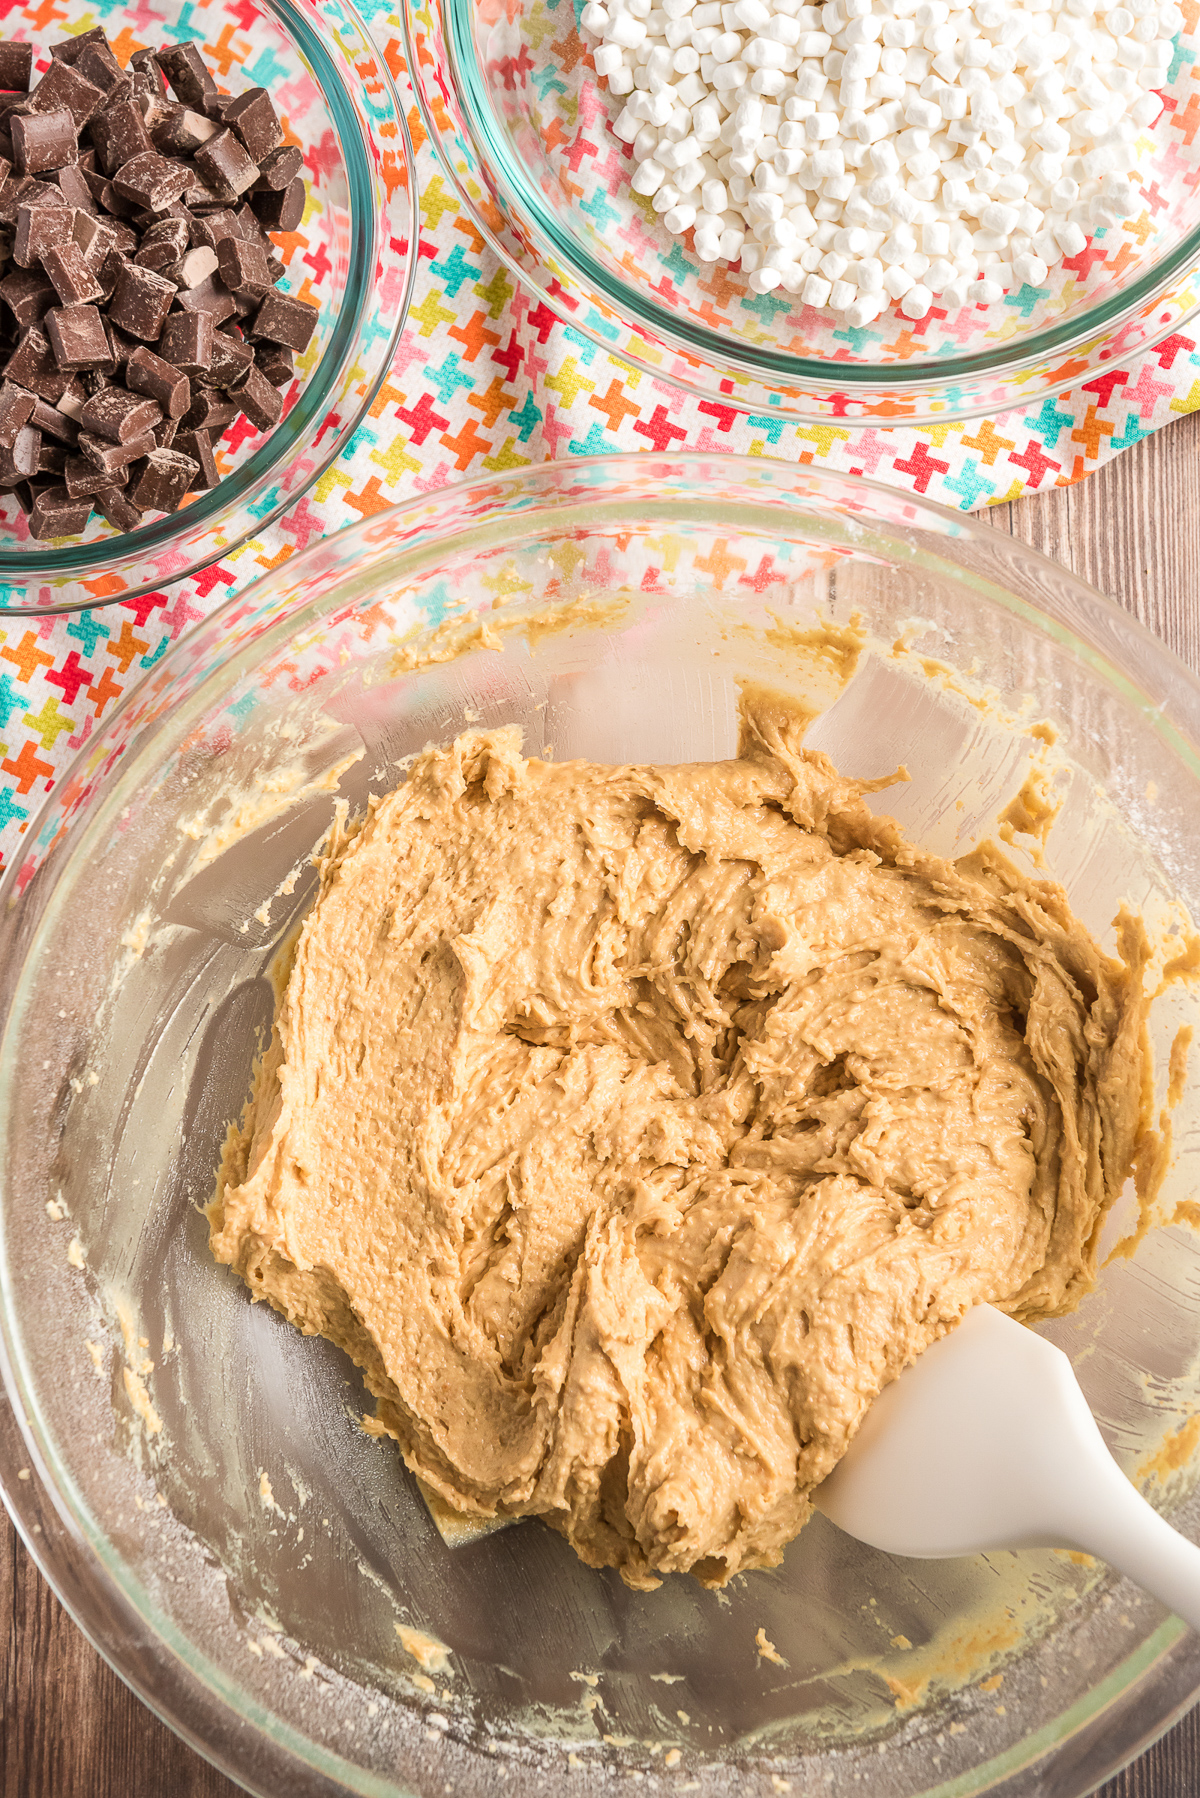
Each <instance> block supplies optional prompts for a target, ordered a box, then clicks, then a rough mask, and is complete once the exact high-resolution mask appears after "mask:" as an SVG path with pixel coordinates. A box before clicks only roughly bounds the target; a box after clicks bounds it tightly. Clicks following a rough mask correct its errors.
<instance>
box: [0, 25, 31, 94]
mask: <svg viewBox="0 0 1200 1798" xmlns="http://www.w3.org/2000/svg"><path fill="white" fill-rule="evenodd" d="M32 73H33V45H32V44H18V43H16V42H14V40H13V39H12V38H5V39H4V41H3V42H2V43H0V88H2V89H4V90H6V91H7V92H8V93H10V94H27V93H28V92H29V77H30V76H31V75H32Z"/></svg>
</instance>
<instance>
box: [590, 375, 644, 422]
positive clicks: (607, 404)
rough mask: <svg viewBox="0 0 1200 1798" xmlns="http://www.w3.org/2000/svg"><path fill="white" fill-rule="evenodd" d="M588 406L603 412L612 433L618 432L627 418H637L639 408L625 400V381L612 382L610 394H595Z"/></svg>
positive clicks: (609, 388)
mask: <svg viewBox="0 0 1200 1798" xmlns="http://www.w3.org/2000/svg"><path fill="white" fill-rule="evenodd" d="M588 405H589V406H594V407H595V408H596V410H597V412H603V414H604V416H605V418H607V420H608V427H607V428H608V429H609V430H610V431H615V430H617V429H618V428H619V427H620V425H621V423H622V422H623V420H625V419H626V418H636V417H637V410H638V409H637V407H636V406H635V405H633V403H632V402H631V401H630V400H627V399H626V398H625V383H624V381H610V382H609V383H608V392H607V393H605V394H599V393H593V394H592V395H591V396H590V398H589V399H588Z"/></svg>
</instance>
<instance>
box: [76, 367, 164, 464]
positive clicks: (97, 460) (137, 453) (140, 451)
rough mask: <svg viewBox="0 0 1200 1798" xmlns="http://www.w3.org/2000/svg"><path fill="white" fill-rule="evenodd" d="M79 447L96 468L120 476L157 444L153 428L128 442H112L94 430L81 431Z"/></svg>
mask: <svg viewBox="0 0 1200 1798" xmlns="http://www.w3.org/2000/svg"><path fill="white" fill-rule="evenodd" d="M109 391H110V392H113V393H115V392H117V391H118V390H117V389H116V388H115V387H114V388H110V389H109ZM156 410H157V408H156ZM79 448H80V452H81V453H82V454H83V455H85V456H86V457H87V459H88V461H89V462H90V463H91V464H92V466H93V467H94V468H99V469H102V470H103V471H104V473H105V474H108V475H110V476H119V475H120V474H121V473H122V471H123V470H124V469H126V468H128V467H129V465H130V463H131V462H138V461H140V460H141V458H142V457H143V456H148V455H149V454H150V451H151V450H152V449H156V448H157V445H156V443H155V441H154V432H153V430H149V431H142V432H141V433H140V435H139V436H137V437H131V438H130V439H129V442H128V443H110V441H109V440H108V438H107V437H98V436H97V435H96V434H95V432H93V431H80V433H79Z"/></svg>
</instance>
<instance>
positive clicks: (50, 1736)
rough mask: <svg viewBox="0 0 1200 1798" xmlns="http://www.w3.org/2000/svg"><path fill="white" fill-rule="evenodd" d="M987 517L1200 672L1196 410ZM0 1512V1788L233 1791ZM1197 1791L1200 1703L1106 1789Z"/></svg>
mask: <svg viewBox="0 0 1200 1798" xmlns="http://www.w3.org/2000/svg"><path fill="white" fill-rule="evenodd" d="M983 517H984V518H985V519H986V521H987V522H988V523H989V524H991V525H993V526H994V527H995V528H996V529H997V530H1002V531H1011V532H1012V534H1013V535H1014V536H1016V537H1020V538H1022V539H1023V540H1024V541H1025V542H1026V543H1031V544H1033V545H1034V546H1035V547H1036V548H1037V549H1040V550H1042V551H1043V552H1044V553H1045V554H1046V555H1048V556H1053V557H1054V558H1055V559H1056V560H1057V561H1059V562H1064V563H1066V565H1067V566H1068V567H1069V568H1073V569H1074V570H1075V571H1076V572H1077V573H1078V574H1080V575H1082V576H1083V578H1084V579H1085V580H1088V581H1091V582H1092V583H1093V584H1094V585H1095V586H1097V587H1099V588H1100V589H1101V590H1102V591H1103V592H1105V593H1110V594H1112V595H1113V597H1114V598H1116V599H1119V600H1120V601H1121V602H1122V604H1124V605H1125V606H1127V607H1128V609H1129V610H1130V611H1131V612H1133V613H1134V614H1135V616H1136V617H1138V618H1139V619H1140V620H1141V621H1142V623H1143V624H1145V625H1147V626H1148V627H1149V629H1150V630H1152V631H1155V632H1157V634H1158V635H1159V636H1161V637H1164V638H1165V639H1166V641H1167V642H1168V643H1169V644H1170V645H1171V647H1172V648H1173V649H1174V650H1176V651H1177V653H1178V654H1179V655H1181V656H1182V657H1183V658H1184V660H1185V661H1187V662H1188V663H1189V664H1190V665H1191V666H1192V667H1193V668H1194V669H1196V670H1197V671H1200V413H1193V414H1192V415H1191V416H1190V417H1188V418H1183V419H1181V420H1180V421H1179V422H1178V423H1177V424H1173V425H1170V426H1169V427H1168V428H1167V429H1166V430H1163V431H1159V432H1157V433H1156V434H1155V435H1154V436H1153V437H1149V438H1146V439H1145V440H1144V441H1143V442H1141V443H1139V444H1137V445H1135V447H1134V448H1133V449H1130V450H1126V451H1125V453H1124V454H1123V455H1120V456H1118V457H1117V458H1116V459H1115V460H1114V461H1112V462H1109V463H1108V464H1107V466H1106V467H1104V468H1102V469H1101V470H1100V471H1099V472H1098V473H1096V474H1094V475H1091V476H1090V477H1089V478H1088V479H1087V480H1086V481H1084V482H1082V483H1081V484H1080V485H1079V486H1077V487H1068V488H1063V489H1056V490H1054V491H1052V492H1050V493H1045V494H1039V495H1038V496H1037V497H1036V498H1033V499H1024V500H1018V501H1017V502H1016V503H1015V504H1014V505H1010V506H997V507H995V508H993V509H992V510H991V511H990V512H987V513H985V514H983ZM0 1519H2V1524H3V1536H2V1539H0V1628H2V1629H3V1642H2V1644H0V1689H2V1692H3V1712H2V1713H0V1798H234V1794H235V1793H236V1792H237V1791H238V1789H239V1788H237V1787H236V1786H234V1785H232V1784H231V1783H230V1781H229V1780H227V1779H225V1778H223V1777H222V1775H220V1774H219V1773H217V1772H215V1771H214V1770H213V1769H212V1768H211V1767H210V1766H208V1764H207V1763H206V1762H205V1761H203V1760H201V1759H200V1757H199V1756H198V1755H196V1754H193V1753H192V1751H191V1750H190V1749H188V1748H185V1747H184V1745H183V1743H182V1742H179V1741H177V1740H176V1738H175V1737H174V1736H173V1735H172V1734H171V1733H170V1731H169V1730H167V1729H166V1728H164V1726H163V1725H162V1724H161V1723H159V1722H158V1721H157V1719H156V1718H154V1717H152V1716H151V1714H150V1712H149V1711H147V1710H145V1709H144V1708H143V1706H142V1705H141V1704H140V1703H139V1702H138V1700H137V1699H136V1698H134V1697H133V1695H132V1694H131V1693H130V1692H128V1691H127V1690H126V1688H125V1687H124V1686H123V1685H122V1684H121V1682H120V1680H119V1679H117V1677H116V1675H115V1674H114V1673H112V1672H110V1670H109V1668H108V1667H107V1666H106V1665H105V1664H104V1662H103V1661H102V1660H101V1659H100V1657H99V1656H98V1655H97V1654H96V1653H95V1652H94V1650H93V1649H92V1648H91V1647H90V1646H89V1645H88V1643H87V1642H85V1641H84V1639H83V1637H82V1636H81V1635H80V1634H79V1632H78V1630H77V1629H76V1628H75V1626H74V1624H73V1623H71V1621H70V1620H69V1618H68V1617H67V1616H66V1614H65V1613H64V1611H63V1610H62V1608H61V1606H60V1605H59V1604H58V1602H57V1600H56V1599H55V1598H54V1597H53V1595H52V1594H51V1592H50V1590H49V1588H48V1587H47V1585H46V1583H45V1581H44V1580H43V1579H42V1578H41V1576H40V1575H39V1574H38V1572H37V1570H36V1569H35V1567H34V1566H33V1563H32V1562H31V1561H30V1559H29V1557H28V1555H27V1554H26V1553H25V1550H24V1548H23V1547H22V1546H21V1544H20V1542H19V1541H18V1539H17V1537H16V1535H15V1533H14V1531H13V1529H12V1526H11V1524H10V1523H9V1521H8V1518H7V1516H5V1515H4V1514H3V1513H2V1512H0ZM1197 1793H1200V1709H1198V1710H1195V1711H1193V1712H1191V1713H1190V1715H1189V1716H1188V1717H1186V1718H1185V1719H1184V1721H1183V1722H1182V1723H1180V1724H1179V1725H1178V1727H1177V1728H1175V1729H1174V1730H1172V1731H1171V1733H1170V1734H1169V1735H1167V1736H1165V1737H1164V1738H1163V1740H1162V1741H1161V1742H1159V1743H1158V1744H1157V1746H1156V1747H1154V1748H1152V1749H1151V1750H1150V1752H1149V1753H1148V1754H1146V1755H1144V1756H1143V1757H1142V1759H1141V1760H1139V1761H1137V1762H1136V1763H1135V1764H1134V1765H1133V1766H1132V1767H1129V1768H1127V1769H1126V1770H1125V1772H1124V1773H1122V1774H1120V1775H1119V1776H1118V1777H1117V1778H1116V1779H1114V1780H1112V1781H1111V1782H1110V1783H1109V1784H1108V1785H1106V1786H1104V1787H1103V1789H1102V1793H1101V1798H1194V1795H1195V1794H1197ZM865 1798H870V1795H869V1794H866V1795H865Z"/></svg>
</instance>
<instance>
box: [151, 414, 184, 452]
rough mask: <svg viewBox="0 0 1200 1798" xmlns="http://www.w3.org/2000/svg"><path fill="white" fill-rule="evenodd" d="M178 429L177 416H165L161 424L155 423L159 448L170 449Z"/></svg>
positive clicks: (155, 437) (155, 435)
mask: <svg viewBox="0 0 1200 1798" xmlns="http://www.w3.org/2000/svg"><path fill="white" fill-rule="evenodd" d="M178 429H179V420H178V419H177V418H164V419H163V421H162V423H161V424H157V425H155V427H154V441H155V443H156V444H157V445H158V447H159V449H170V447H171V445H172V444H173V443H174V441H175V433H176V432H177V431H178Z"/></svg>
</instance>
